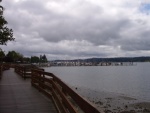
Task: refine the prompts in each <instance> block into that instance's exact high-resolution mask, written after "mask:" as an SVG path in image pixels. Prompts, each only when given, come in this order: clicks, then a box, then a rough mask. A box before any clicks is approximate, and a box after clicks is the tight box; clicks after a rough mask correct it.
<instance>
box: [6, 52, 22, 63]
mask: <svg viewBox="0 0 150 113" xmlns="http://www.w3.org/2000/svg"><path fill="white" fill-rule="evenodd" d="M6 56H7V59H8V61H9V62H22V61H23V55H22V54H20V53H18V52H16V51H9V52H8V54H7V55H6Z"/></svg>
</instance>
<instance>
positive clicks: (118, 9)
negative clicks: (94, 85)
mask: <svg viewBox="0 0 150 113" xmlns="http://www.w3.org/2000/svg"><path fill="white" fill-rule="evenodd" d="M1 4H2V5H3V6H4V7H5V11H4V16H5V19H6V20H7V21H8V26H9V28H12V29H13V32H14V37H15V41H14V42H9V43H7V46H0V47H1V48H2V49H3V50H5V51H6V53H7V51H12V50H15V51H17V52H20V53H22V54H23V55H24V56H28V57H29V56H34V55H35V56H40V54H41V55H42V54H45V55H46V56H47V58H48V59H49V60H55V59H76V58H77V59H78V58H91V57H103V58H107V57H134V56H150V0H114V1H112V0H3V1H2V3H1Z"/></svg>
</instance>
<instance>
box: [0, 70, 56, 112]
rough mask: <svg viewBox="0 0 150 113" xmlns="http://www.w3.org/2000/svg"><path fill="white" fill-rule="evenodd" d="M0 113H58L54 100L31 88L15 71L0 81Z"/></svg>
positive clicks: (7, 72)
mask: <svg viewBox="0 0 150 113" xmlns="http://www.w3.org/2000/svg"><path fill="white" fill-rule="evenodd" d="M0 113H57V110H56V107H55V105H54V103H53V101H52V100H50V99H49V98H47V97H46V96H45V95H43V94H42V93H40V92H39V91H38V90H37V89H35V88H34V87H32V86H31V83H30V79H26V80H24V79H23V78H22V77H21V76H19V75H17V74H16V73H14V69H10V70H7V71H4V72H3V75H2V78H1V79H0Z"/></svg>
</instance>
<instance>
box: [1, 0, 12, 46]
mask: <svg viewBox="0 0 150 113" xmlns="http://www.w3.org/2000/svg"><path fill="white" fill-rule="evenodd" d="M1 1H2V0H0V2H1ZM3 11H4V8H3V6H1V5H0V45H6V43H7V42H8V41H13V40H14V38H13V30H12V29H9V28H8V27H7V26H6V25H7V24H8V23H7V21H6V20H5V18H4V17H3Z"/></svg>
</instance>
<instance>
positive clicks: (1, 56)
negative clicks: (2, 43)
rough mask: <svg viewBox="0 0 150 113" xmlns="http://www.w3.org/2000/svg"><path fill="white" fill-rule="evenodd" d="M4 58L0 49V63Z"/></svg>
mask: <svg viewBox="0 0 150 113" xmlns="http://www.w3.org/2000/svg"><path fill="white" fill-rule="evenodd" d="M4 57H5V53H4V51H3V50H2V49H0V61H3V59H4Z"/></svg>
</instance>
